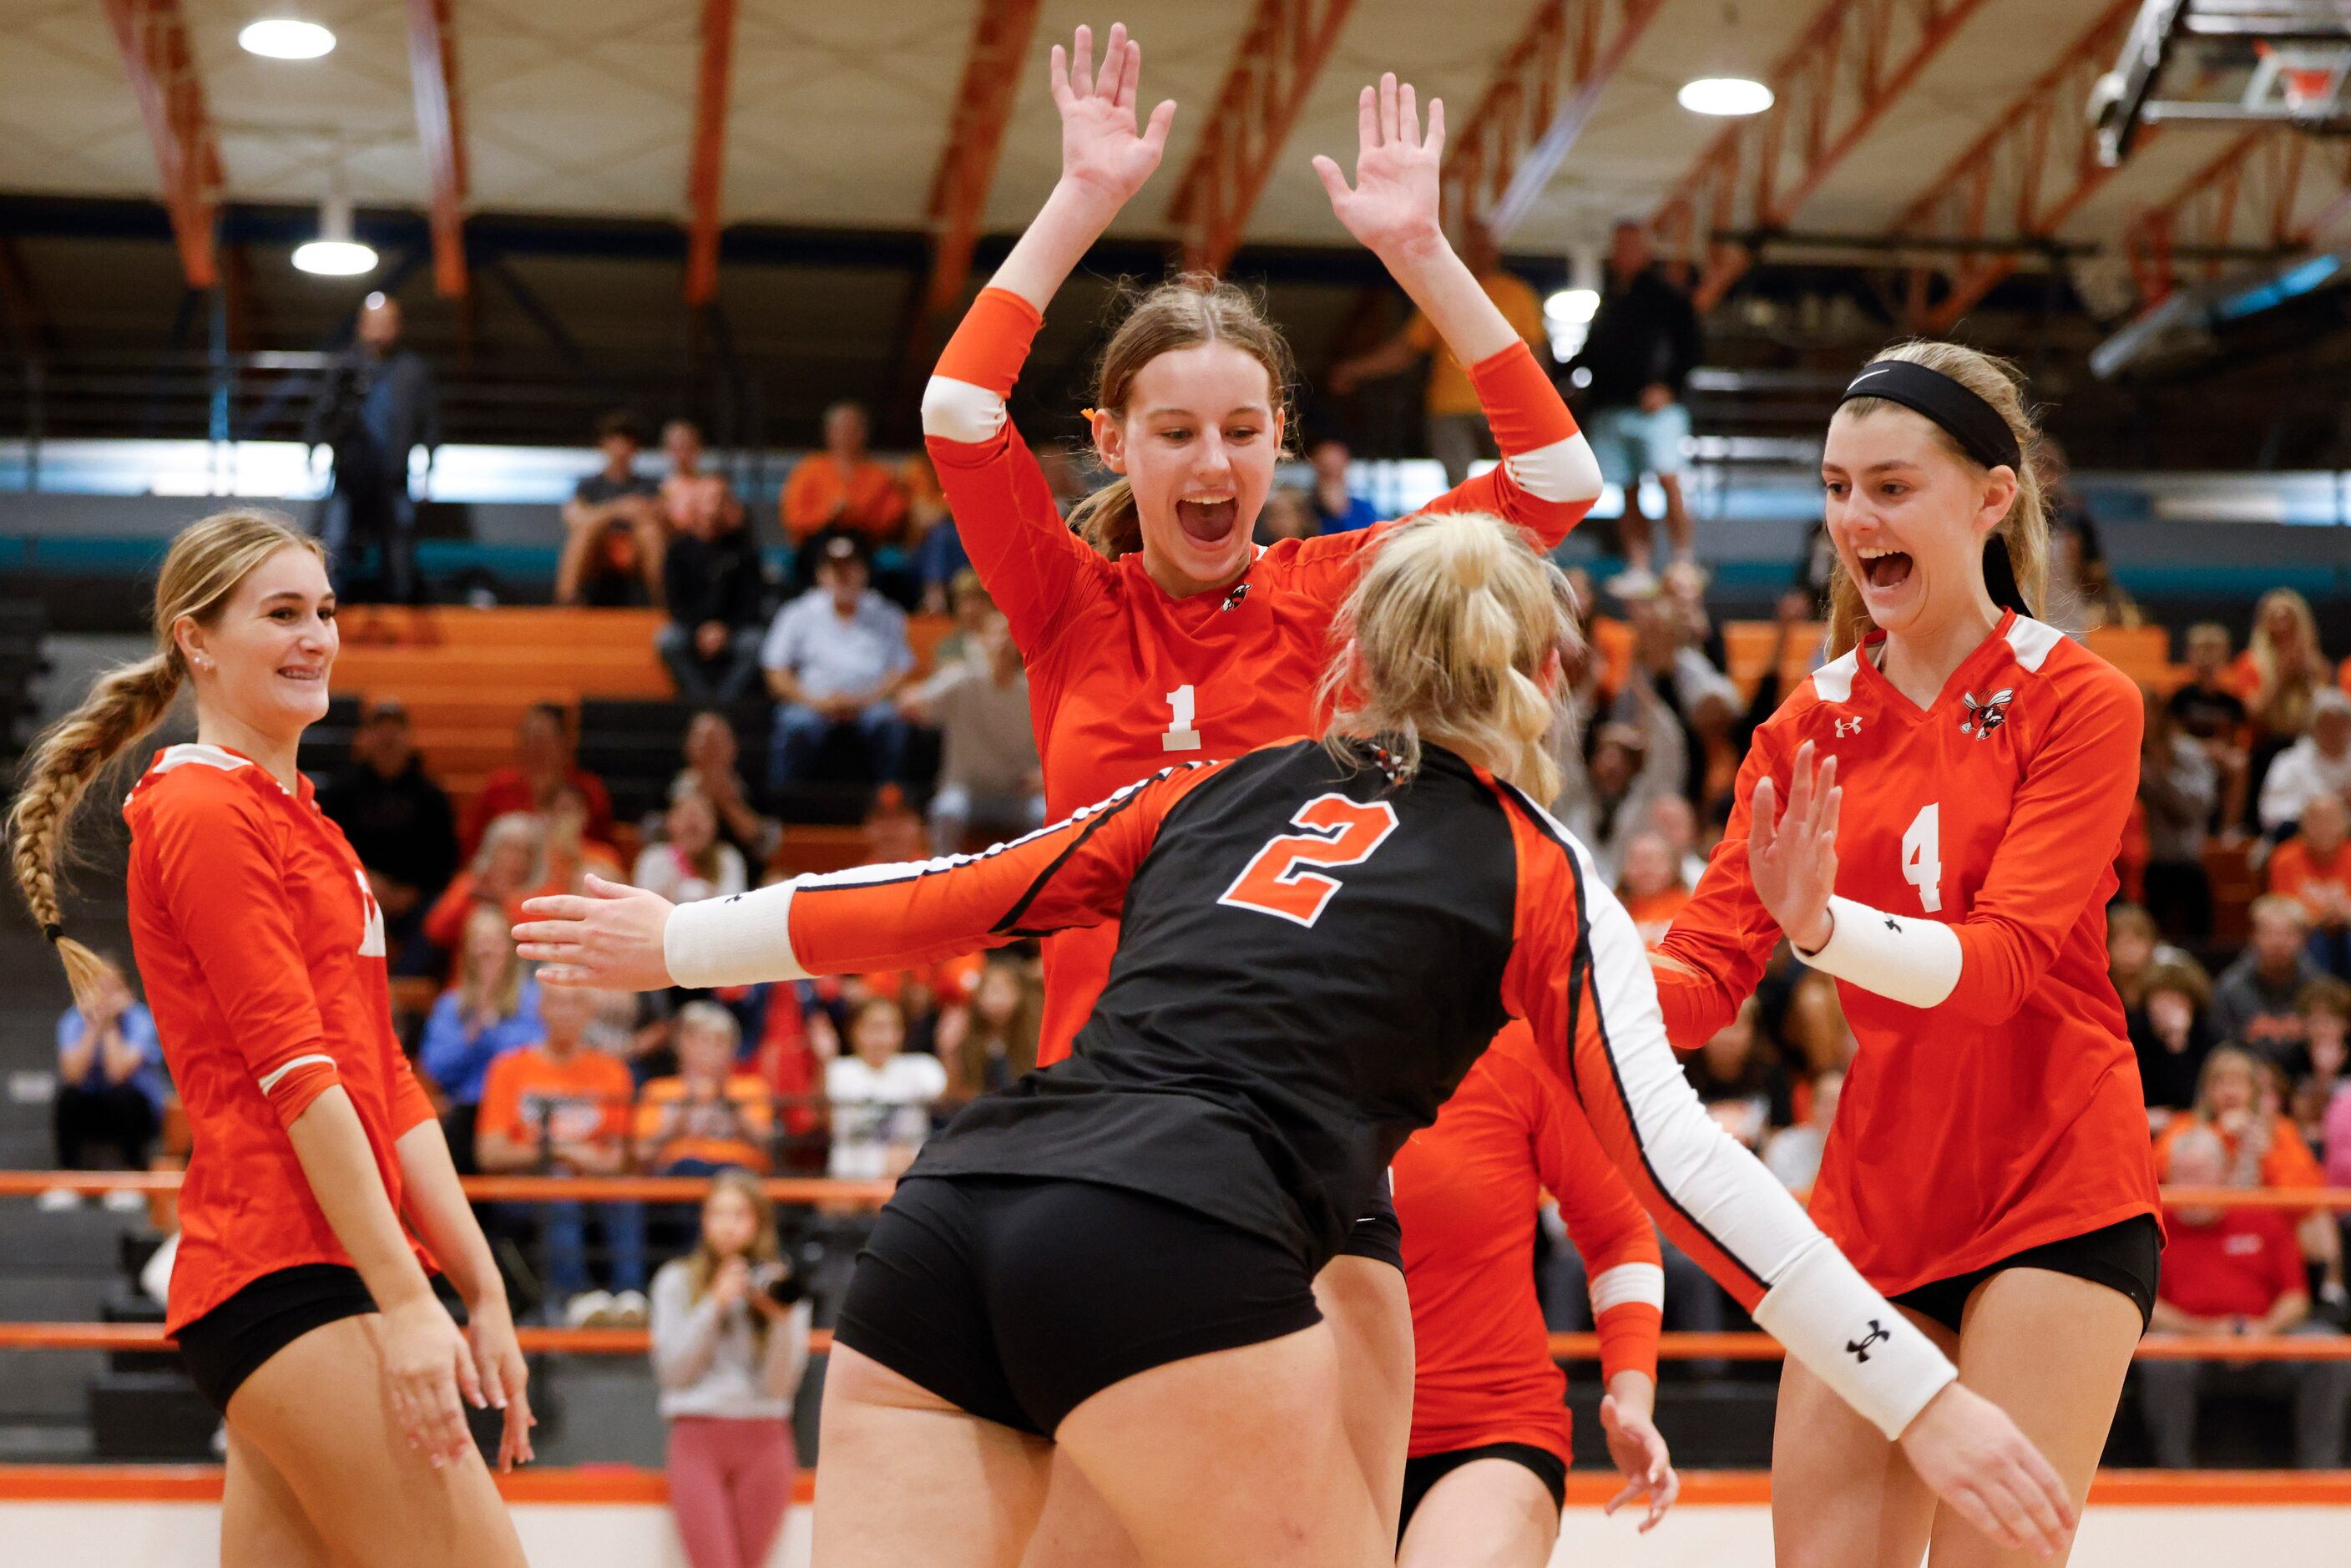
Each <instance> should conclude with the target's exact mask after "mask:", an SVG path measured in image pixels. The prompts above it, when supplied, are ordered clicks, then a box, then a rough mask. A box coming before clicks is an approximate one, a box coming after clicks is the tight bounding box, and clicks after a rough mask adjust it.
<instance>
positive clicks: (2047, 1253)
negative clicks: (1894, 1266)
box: [1894, 1214, 2163, 1333]
mask: <svg viewBox="0 0 2351 1568" xmlns="http://www.w3.org/2000/svg"><path fill="white" fill-rule="evenodd" d="M2162 1253H2163V1231H2162V1228H2160V1227H2158V1225H2157V1224H2156V1222H2155V1216H2153V1215H2151V1214H2135V1215H2133V1216H2131V1217H2130V1218H2128V1219H2125V1220H2121V1221H2118V1222H2116V1224H2113V1225H2108V1226H2105V1227H2104V1228H2100V1229H2097V1230H2092V1231H2087V1232H2085V1233H2084V1234H2082V1235H2080V1236H2069V1237H2067V1238H2065V1239H2064V1240H2063V1241H2047V1242H2043V1244H2042V1245H2040V1246H2038V1247H2028V1248H2026V1249H2024V1250H2023V1251H2022V1252H2017V1253H2012V1254H2011V1255H2010V1256H2008V1257H2006V1258H2003V1259H2001V1260H2000V1261H1999V1262H1997V1263H1991V1264H1987V1265H1986V1266H1984V1267H1983V1268H1981V1269H1970V1270H1968V1271H1967V1272H1966V1273H1964V1274H1954V1275H1952V1276H1951V1277H1950V1278H1949V1279H1948V1280H1931V1281H1928V1282H1927V1283H1926V1284H1923V1285H1921V1286H1919V1287H1918V1288H1917V1290H1915V1291H1903V1292H1902V1293H1901V1294H1900V1295H1898V1296H1896V1297H1895V1298H1894V1304H1895V1305H1896V1306H1897V1307H1907V1308H1909V1309H1910V1310H1911V1311H1912V1312H1917V1313H1918V1314H1919V1315H1920V1316H1921V1317H1927V1318H1932V1319H1933V1320H1934V1321H1935V1322H1938V1323H1940V1324H1942V1325H1943V1326H1944V1327H1945V1328H1947V1329H1949V1330H1950V1331H1951V1332H1952V1333H1959V1319H1960V1315H1961V1314H1962V1313H1964V1312H1966V1311H1967V1307H1968V1298H1969V1297H1970V1296H1971V1295H1973V1294H1975V1289H1976V1287H1977V1286H1978V1285H1980V1284H1982V1283H1983V1282H1984V1281H1986V1280H1989V1279H1991V1277H1992V1276H1993V1275H1994V1274H1997V1273H1999V1272H2000V1271H2001V1270H2003V1269H2046V1270H2050V1271H2051V1272H2052V1273H2056V1274H2071V1275H2073V1276H2074V1278H2075V1279H2077V1280H2087V1281H2090V1282H2091V1283H2092V1284H2094V1285H2104V1286H2105V1287H2106V1288H2107V1289H2108V1290H2112V1291H2121V1292H2122V1293H2123V1294H2124V1295H2126V1296H2128V1297H2129V1298H2130V1300H2131V1305H2133V1306H2135V1307H2137V1309H2138V1322H2139V1328H2140V1329H2141V1331H2142V1332H2144V1331H2145V1329H2146V1327H2147V1322H2148V1320H2150V1319H2151V1318H2153V1317H2154V1316H2155V1278H2156V1269H2157V1266H2158V1260H2159V1259H2160V1258H2161V1256H2162Z"/></svg>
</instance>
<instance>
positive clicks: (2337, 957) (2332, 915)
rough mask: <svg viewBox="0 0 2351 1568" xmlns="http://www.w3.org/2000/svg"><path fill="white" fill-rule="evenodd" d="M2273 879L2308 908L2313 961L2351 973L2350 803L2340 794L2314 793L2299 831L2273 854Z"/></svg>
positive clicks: (2340, 975) (2276, 887)
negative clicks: (2348, 805)
mask: <svg viewBox="0 0 2351 1568" xmlns="http://www.w3.org/2000/svg"><path fill="white" fill-rule="evenodd" d="M2269 880H2270V891H2271V892H2272V893H2276V894H2284V895H2285V896H2286V897H2288V898H2291V899H2293V900H2294V902H2295V903H2297V904H2301V905H2302V907H2303V908H2304V911H2306V912H2307V913H2308V914H2309V915H2310V956H2311V961H2312V962H2314V963H2315V964H2316V965H2318V967H2320V968H2322V969H2325V970H2326V971H2327V972H2328V973H2329V974H2332V975H2334V976H2335V977H2336V978H2337V979H2344V978H2351V808H2346V806H2345V805H2344V803H2343V797H2342V796H2340V795H2336V794H2333V793H2324V794H2318V795H2313V796H2312V797H2311V798H2310V803H2309V804H2308V805H2306V806H2304V808H2303V809H2302V824H2301V831H2299V832H2297V833H2295V834H2294V837H2293V838H2290V839H2288V840H2287V841H2285V842H2283V843H2282V844H2280V845H2279V846H2278V847H2277V849H2276V850H2275V851H2274V852H2273V853H2272V854H2271V855H2270V866H2269Z"/></svg>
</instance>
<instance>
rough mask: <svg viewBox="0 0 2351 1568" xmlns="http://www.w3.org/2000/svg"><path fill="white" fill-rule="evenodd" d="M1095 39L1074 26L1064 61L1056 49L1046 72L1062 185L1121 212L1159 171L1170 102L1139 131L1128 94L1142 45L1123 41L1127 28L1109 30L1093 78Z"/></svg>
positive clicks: (1137, 76)
mask: <svg viewBox="0 0 2351 1568" xmlns="http://www.w3.org/2000/svg"><path fill="white" fill-rule="evenodd" d="M1093 39H1094V36H1093V29H1092V28H1091V27H1080V28H1079V29H1078V32H1077V37H1076V38H1075V39H1074V40H1073V41H1072V42H1071V47H1070V51H1069V53H1068V54H1066V55H1065V54H1063V53H1062V50H1061V45H1059V44H1055V45H1054V46H1053V60H1052V68H1051V69H1050V70H1049V71H1048V72H1047V73H1046V78H1045V79H1046V81H1047V82H1048V83H1049V84H1050V86H1051V88H1052V90H1053V107H1054V108H1055V109H1058V110H1061V178H1062V179H1063V180H1064V181H1071V182H1074V183H1077V184H1080V185H1082V186H1084V187H1086V188H1087V189H1089V190H1090V191H1092V192H1094V193H1098V194H1100V195H1102V197H1104V198H1106V199H1108V200H1109V201H1110V202H1111V204H1113V205H1114V206H1117V205H1123V204H1125V202H1126V200H1127V198H1128V197H1130V196H1132V195H1134V193H1135V192H1137V191H1139V190H1141V189H1142V188H1143V183H1144V181H1145V180H1148V179H1149V178H1151V172H1152V171H1153V170H1154V169H1156V168H1158V167H1159V155H1160V154H1161V153H1162V152H1165V151H1166V148H1167V127H1168V125H1169V124H1170V123H1171V122H1172V121H1173V120H1175V99H1172V98H1171V99H1165V101H1163V102H1162V103H1161V104H1160V105H1159V107H1158V108H1156V109H1155V110H1152V111H1151V122H1150V123H1149V124H1148V125H1145V126H1144V128H1143V129H1142V131H1140V132H1138V131H1136V130H1135V123H1134V95H1135V90H1136V87H1137V84H1138V82H1139V81H1140V79H1141V78H1142V74H1143V46H1142V45H1140V44H1138V43H1136V42H1134V40H1133V39H1131V38H1129V37H1127V36H1126V24H1125V23H1123V22H1121V23H1118V24H1116V25H1114V26H1112V28H1111V30H1110V42H1109V44H1108V45H1107V46H1106V47H1104V48H1103V50H1102V69H1101V70H1100V71H1099V72H1096V71H1095V70H1094V68H1093V47H1094V44H1093Z"/></svg>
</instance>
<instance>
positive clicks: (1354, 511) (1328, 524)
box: [1306, 436, 1380, 534]
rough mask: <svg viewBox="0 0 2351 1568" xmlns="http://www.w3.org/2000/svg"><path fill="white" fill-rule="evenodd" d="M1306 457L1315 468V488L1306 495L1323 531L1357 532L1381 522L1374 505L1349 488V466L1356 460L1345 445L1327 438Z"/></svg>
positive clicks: (1330, 532)
mask: <svg viewBox="0 0 2351 1568" xmlns="http://www.w3.org/2000/svg"><path fill="white" fill-rule="evenodd" d="M1307 459H1308V461H1310V462H1311V463H1312V464H1313V465H1314V486H1313V488H1311V489H1310V490H1309V491H1307V492H1306V497H1307V502H1308V504H1309V505H1310V506H1311V507H1313V508H1314V520H1315V522H1316V523H1317V524H1319V525H1321V528H1322V532H1324V533H1326V534H1346V533H1353V532H1354V531H1355V530H1356V529H1357V528H1370V527H1371V526H1372V525H1373V524H1374V523H1376V522H1378V521H1379V520H1380V515H1379V513H1378V512H1377V511H1375V510H1374V508H1373V507H1372V504H1371V502H1369V501H1367V500H1365V499H1364V497H1361V496H1358V495H1356V494H1355V493H1354V492H1353V490H1350V489H1348V488H1347V465H1348V464H1349V463H1350V462H1352V461H1353V457H1352V455H1351V454H1349V452H1348V451H1347V444H1346V443H1345V442H1343V441H1341V440H1340V439H1339V438H1338V437H1336V436H1325V437H1324V438H1323V439H1322V440H1321V441H1318V442H1316V443H1315V444H1314V446H1313V449H1312V450H1311V451H1310V452H1309V453H1308V454H1307Z"/></svg>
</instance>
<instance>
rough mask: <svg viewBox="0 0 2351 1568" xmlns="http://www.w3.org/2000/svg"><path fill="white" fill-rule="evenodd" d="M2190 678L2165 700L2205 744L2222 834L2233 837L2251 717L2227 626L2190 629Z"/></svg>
mask: <svg viewBox="0 0 2351 1568" xmlns="http://www.w3.org/2000/svg"><path fill="white" fill-rule="evenodd" d="M2188 669H2189V678H2188V680H2187V682H2186V684H2185V685H2181V686H2179V688H2178V689H2177V690H2175V691H2174V692H2173V693H2172V694H2171V697H2170V701H2169V703H2168V705H2167V706H2169V707H2170V709H2171V716H2172V717H2173V718H2174V719H2175V720H2177V721H2178V723H2179V728H2180V730H2181V731H2182V732H2184V733H2185V734H2187V735H2188V736H2189V737H2191V738H2192V739H2194V740H2195V741H2196V742H2197V743H2198V744H2199V745H2201V746H2202V747H2204V754H2205V755H2206V756H2207V757H2210V758H2211V759H2212V767H2213V770H2214V772H2215V773H2216V774H2217V775H2218V776H2219V778H2220V815H2219V817H2218V819H2217V821H2218V825H2219V828H2220V833H2221V836H2222V837H2223V838H2224V839H2234V838H2236V837H2238V836H2239V835H2240V834H2241V832H2242V831H2243V828H2242V826H2241V824H2242V823H2243V821H2244V817H2245V768H2246V765H2247V763H2248V760H2249V756H2248V753H2247V752H2246V750H2245V731H2246V728H2247V727H2248V725H2249V723H2250V722H2251V719H2250V715H2249V714H2248V712H2247V710H2246V707H2245V703H2244V699H2243V698H2242V697H2241V696H2239V695H2237V694H2236V693H2235V692H2234V691H2232V690H2231V689H2230V686H2229V629H2228V628H2227V627H2226V626H2223V625H2221V624H2220V622H2218V621H2199V622H2197V623H2196V624H2195V625H2193V626H2190V627H2189V629H2188Z"/></svg>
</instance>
